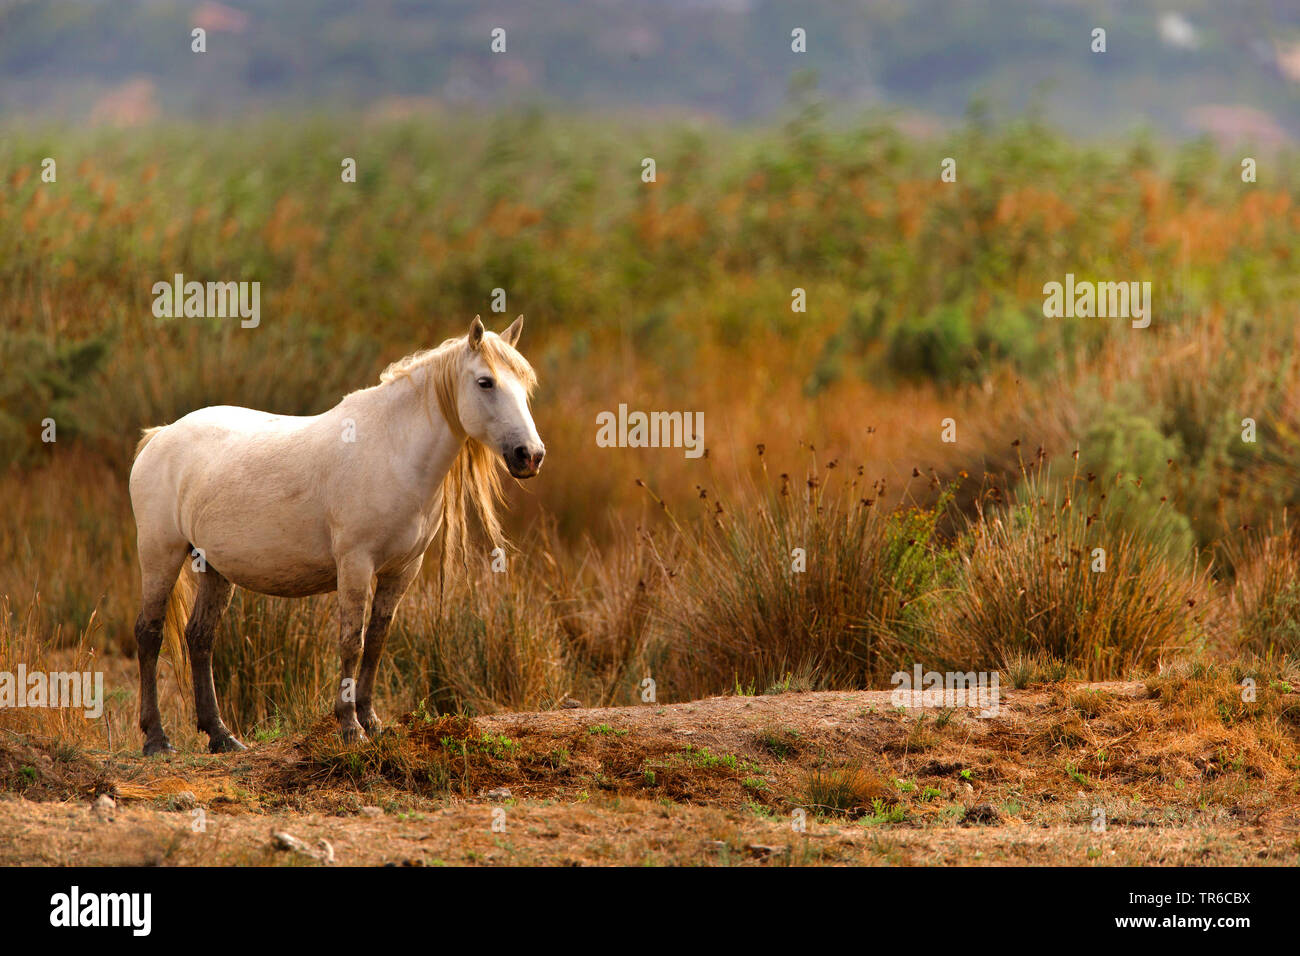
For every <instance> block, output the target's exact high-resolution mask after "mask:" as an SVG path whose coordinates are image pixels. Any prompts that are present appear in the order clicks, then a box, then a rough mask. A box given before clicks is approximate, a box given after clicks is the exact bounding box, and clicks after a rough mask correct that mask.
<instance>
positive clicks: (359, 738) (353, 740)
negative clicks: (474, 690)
mask: <svg viewBox="0 0 1300 956" xmlns="http://www.w3.org/2000/svg"><path fill="white" fill-rule="evenodd" d="M339 736H340V737H342V738H343V742H344V743H345V744H364V743H366V742H367V741H368V740H369V739H370V738H369V737H367V736H366V732H365V731H364V730H362V729H361V727H360V726H356V727H340V728H339Z"/></svg>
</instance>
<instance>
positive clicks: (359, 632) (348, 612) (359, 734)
mask: <svg viewBox="0 0 1300 956" xmlns="http://www.w3.org/2000/svg"><path fill="white" fill-rule="evenodd" d="M373 577H374V567H373V565H372V564H371V563H370V561H369V560H368V559H365V558H358V557H354V558H344V559H343V560H341V561H339V587H338V595H339V661H340V664H341V666H342V673H341V674H340V676H339V690H338V695H337V696H336V697H335V699H334V716H335V718H336V719H337V720H338V722H339V735H340V736H341V737H342V738H343V740H344V742H345V743H354V742H357V741H361V740H365V739H366V735H365V732H364V731H363V730H362V729H361V724H360V723H359V722H358V721H357V681H356V672H357V662H358V661H359V660H360V659H361V648H362V643H363V636H364V634H365V631H366V619H367V617H368V616H369V614H370V599H371V594H372V592H371V589H370V582H371V579H372V578H373Z"/></svg>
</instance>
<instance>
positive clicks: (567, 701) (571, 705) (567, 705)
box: [560, 694, 584, 710]
mask: <svg viewBox="0 0 1300 956" xmlns="http://www.w3.org/2000/svg"><path fill="white" fill-rule="evenodd" d="M560 706H561V707H563V708H564V709H565V710H577V709H578V708H579V707H582V706H584V705H583V703H582V701H580V700H576V699H574V698H572V697H569V696H568V695H567V694H566V695H565V697H564V700H562V701H560Z"/></svg>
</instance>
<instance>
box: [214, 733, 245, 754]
mask: <svg viewBox="0 0 1300 956" xmlns="http://www.w3.org/2000/svg"><path fill="white" fill-rule="evenodd" d="M247 749H248V748H247V747H245V746H244V745H243V744H241V743H240V742H239V741H238V740H236V739H235V738H234V737H231V736H229V735H227V736H225V737H213V738H212V739H211V740H210V741H209V742H208V752H209V753H214V754H233V753H238V752H239V751H241V750H247Z"/></svg>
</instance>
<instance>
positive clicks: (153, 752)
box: [144, 737, 176, 757]
mask: <svg viewBox="0 0 1300 956" xmlns="http://www.w3.org/2000/svg"><path fill="white" fill-rule="evenodd" d="M175 752H176V748H175V747H173V746H172V742H171V741H170V740H168V739H167V738H166V737H163V738H161V739H158V740H146V741H145V742H144V755H145V756H146V757H156V756H157V755H158V754H174V753H175Z"/></svg>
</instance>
